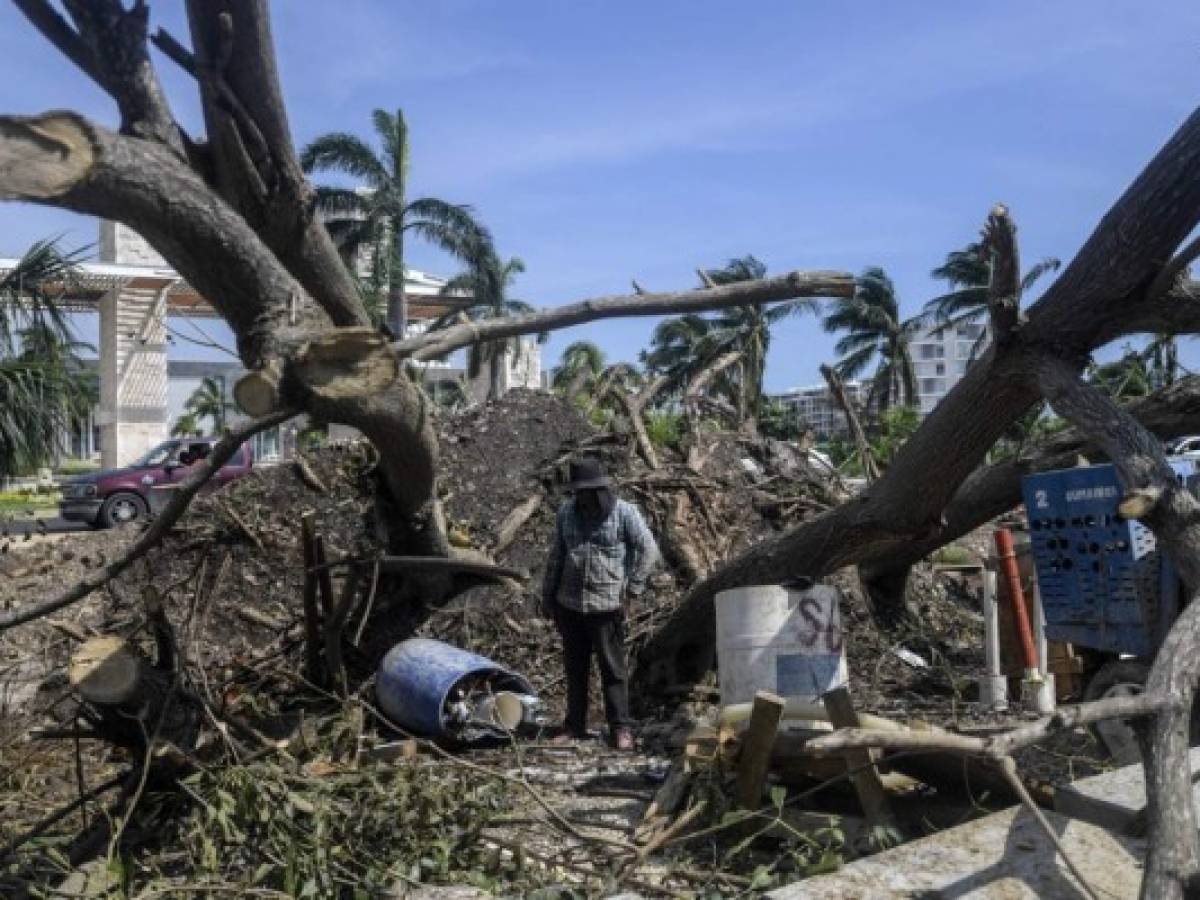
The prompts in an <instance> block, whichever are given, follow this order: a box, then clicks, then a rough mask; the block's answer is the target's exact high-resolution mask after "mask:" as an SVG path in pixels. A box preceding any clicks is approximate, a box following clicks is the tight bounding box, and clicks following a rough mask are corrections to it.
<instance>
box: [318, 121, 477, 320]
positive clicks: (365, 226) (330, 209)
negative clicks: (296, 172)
mask: <svg viewBox="0 0 1200 900" xmlns="http://www.w3.org/2000/svg"><path fill="white" fill-rule="evenodd" d="M372 121H373V124H374V126H375V133H376V135H377V137H378V138H379V143H380V145H381V151H380V152H379V153H376V152H375V151H374V150H373V149H372V148H371V147H370V146H369V145H368V144H367V143H366V142H364V141H363V140H362V139H360V138H358V137H355V136H354V135H352V134H347V133H345V132H332V133H330V134H324V135H321V136H320V137H318V138H317V139H316V140H314V141H313V142H312V143H311V144H309V145H308V146H307V147H305V148H304V150H303V152H302V153H301V154H300V165H301V166H302V167H303V169H304V171H305V172H317V171H336V172H342V173H345V174H347V175H350V176H352V177H354V178H357V179H359V180H360V181H361V182H363V183H364V187H365V189H352V188H344V187H332V186H322V187H318V188H317V203H318V206H319V208H320V209H321V211H322V212H323V213H324V214H325V215H326V220H325V226H326V228H328V229H329V233H330V235H331V236H332V237H333V239H334V240H335V241H336V242H337V244H338V246H339V248H340V249H341V251H342V255H343V258H344V259H346V260H347V263H348V264H349V265H350V268H351V271H353V272H355V274H356V275H357V274H358V269H359V267H358V266H357V265H355V263H356V262H357V260H358V259H359V258H360V252H361V251H364V250H365V251H369V252H370V254H371V257H370V266H369V271H370V275H368V277H367V279H366V285H363V286H364V287H369V286H370V285H371V284H374V285H375V286H376V287H377V288H378V287H379V286H381V285H383V284H386V285H387V321H388V326H389V327H390V328H391V330H392V332H393V334H395V335H397V336H399V337H403V336H404V333H405V330H406V329H407V327H408V297H407V294H406V293H405V287H404V239H405V236H406V235H408V234H412V235H414V236H416V237H420V238H423V239H425V240H427V241H429V242H430V243H432V244H434V245H435V246H437V247H440V248H441V249H442V250H445V251H446V252H447V253H449V254H450V255H452V256H454V257H457V258H458V259H463V260H467V261H470V260H472V259H474V258H476V257H478V256H479V254H480V253H481V252H482V250H481V248H485V247H486V246H488V245H490V237H489V236H488V233H487V231H486V230H485V229H484V228H483V226H482V225H480V224H479V222H477V221H476V220H475V217H474V216H473V215H472V213H471V210H470V207H467V206H459V205H456V204H453V203H447V202H446V201H444V200H438V199H436V198H433V197H421V198H419V199H417V200H413V201H411V202H410V201H409V200H408V168H409V149H408V126H407V125H406V124H405V121H404V113H403V112H402V111H401V110H396V114H395V115H391V114H390V113H388V112H387V111H386V110H382V109H377V110H375V111H374V113H373V114H372ZM364 293H365V294H369V291H368V290H364ZM376 296H378V295H376Z"/></svg>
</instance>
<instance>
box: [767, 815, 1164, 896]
mask: <svg viewBox="0 0 1200 900" xmlns="http://www.w3.org/2000/svg"><path fill="white" fill-rule="evenodd" d="M1047 817H1048V818H1049V819H1050V822H1051V824H1052V825H1053V827H1054V829H1055V831H1056V832H1057V833H1058V835H1059V838H1060V839H1061V840H1062V841H1063V843H1064V845H1065V846H1066V848H1067V852H1068V853H1070V854H1071V858H1072V859H1073V860H1074V861H1075V862H1076V864H1077V865H1079V867H1080V868H1081V869H1082V870H1083V873H1084V877H1085V878H1087V879H1088V882H1089V883H1090V884H1091V885H1092V886H1093V887H1096V888H1097V889H1103V896H1104V897H1106V898H1134V897H1137V895H1138V889H1139V887H1140V885H1141V881H1142V868H1141V867H1142V861H1143V860H1144V859H1145V843H1144V842H1143V841H1140V840H1136V839H1133V838H1129V837H1125V836H1119V835H1114V834H1112V833H1110V832H1108V831H1105V830H1104V829H1103V828H1098V827H1097V826H1095V825H1091V824H1089V823H1087V822H1079V821H1076V820H1074V819H1068V818H1066V817H1064V816H1059V815H1057V814H1055V813H1047ZM767 896H769V897H771V898H774V900H810V898H812V900H882V898H901V897H905V898H918V897H919V898H921V900H935V898H945V900H951V898H953V900H1026V898H1029V900H1038V898H1040V900H1082V898H1083V896H1084V894H1083V892H1082V890H1080V888H1079V885H1078V883H1077V882H1076V881H1075V879H1074V878H1072V877H1071V875H1070V873H1069V872H1068V871H1067V868H1066V866H1065V865H1063V863H1062V860H1061V859H1059V858H1058V856H1057V854H1056V853H1055V852H1054V849H1053V847H1051V846H1050V844H1049V842H1048V841H1047V840H1046V837H1045V835H1044V834H1043V833H1042V830H1041V828H1040V827H1039V826H1038V824H1037V821H1036V820H1035V819H1034V818H1033V816H1032V815H1031V814H1030V813H1029V811H1028V810H1026V809H1024V808H1023V807H1022V808H1015V807H1014V808H1013V809H1008V810H1005V811H1004V812H1000V813H995V814H994V815H990V816H986V817H984V818H982V819H976V820H975V821H974V822H968V823H967V824H965V825H960V826H958V827H957V828H950V829H947V830H946V831H942V832H939V833H937V834H934V835H931V836H930V837H927V838H922V839H920V840H917V841H912V842H911V843H908V844H905V845H904V846H902V847H896V848H895V849H894V850H888V851H886V852H884V853H879V854H876V855H875V856H871V857H868V858H866V859H860V860H858V861H857V862H854V863H851V864H850V865H848V866H844V867H842V868H841V869H839V870H838V871H836V872H831V873H829V874H828V875H819V876H817V877H815V878H809V879H806V880H804V881H798V882H796V883H795V884H791V885H788V886H787V887H783V888H779V889H778V890H775V891H772V892H771V893H770V894H768V895H767Z"/></svg>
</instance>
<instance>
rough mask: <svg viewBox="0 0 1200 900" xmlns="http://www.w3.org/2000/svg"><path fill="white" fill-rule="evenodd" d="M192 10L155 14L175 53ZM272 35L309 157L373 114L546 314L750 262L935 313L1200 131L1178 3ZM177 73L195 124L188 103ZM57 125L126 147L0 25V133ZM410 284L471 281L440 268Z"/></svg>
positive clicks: (813, 5)
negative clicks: (864, 280)
mask: <svg viewBox="0 0 1200 900" xmlns="http://www.w3.org/2000/svg"><path fill="white" fill-rule="evenodd" d="M181 6H182V4H181V3H178V2H177V0H157V2H155V0H151V9H152V16H153V18H154V20H155V21H156V23H157V24H164V25H166V26H167V27H168V28H169V29H170V30H172V31H173V32H174V33H175V34H176V35H178V36H180V37H184V36H186V34H187V29H186V27H185V26H184V24H183V22H182V21H181V14H180V11H179V8H180V7H181ZM275 32H276V40H277V44H278V48H279V54H280V66H281V69H282V75H283V82H284V90H285V94H286V96H287V99H288V102H289V109H290V114H291V121H292V128H293V131H294V132H295V135H296V138H297V142H298V143H300V144H303V143H304V142H306V141H307V140H309V139H311V138H312V137H313V136H315V135H317V134H319V133H321V132H323V131H330V130H350V131H356V132H359V133H362V134H364V135H365V134H366V133H368V131H369V114H370V111H371V109H373V108H375V107H378V106H383V107H387V108H389V109H394V108H395V107H397V106H399V107H402V108H403V109H404V111H405V114H406V116H407V118H408V121H409V124H410V128H411V132H412V143H413V176H412V182H413V189H414V191H415V192H416V193H422V194H425V193H427V194H431V195H434V196H439V197H442V198H444V199H446V200H451V201H455V202H462V203H470V204H472V205H473V206H474V207H475V208H476V210H477V211H478V213H479V214H480V216H481V217H482V218H483V219H484V220H485V221H486V222H487V223H488V224H489V225H490V227H491V228H492V230H493V232H494V233H495V235H496V238H497V242H498V244H499V246H500V249H501V251H502V252H503V253H505V254H511V255H517V256H520V257H522V258H523V259H524V260H525V262H526V264H527V266H528V272H527V273H526V274H525V275H524V276H522V278H521V280H520V282H519V283H518V290H517V291H516V293H517V294H518V295H519V296H521V297H523V298H525V299H528V300H529V301H530V302H533V303H535V304H537V305H541V306H550V305H557V304H560V303H566V302H570V301H573V300H578V299H582V298H584V297H588V296H595V295H600V294H610V293H625V292H627V291H628V289H629V282H630V279H631V278H636V279H637V280H638V281H639V282H640V283H641V284H642V285H643V286H645V287H646V288H648V289H651V290H653V289H677V288H681V287H686V286H689V285H692V284H694V282H695V275H694V270H695V268H696V267H697V266H712V265H719V264H721V263H722V262H723V261H724V260H726V259H727V258H729V257H731V256H736V255H742V254H745V253H754V254H755V255H757V256H758V257H759V258H760V259H762V260H764V261H765V262H766V263H767V264H768V265H769V267H770V269H771V271H773V272H782V271H786V270H788V269H793V268H836V269H848V270H850V271H859V270H861V269H862V268H863V267H864V266H867V265H881V266H883V267H885V268H886V269H887V270H888V272H889V273H890V274H891V275H892V277H893V278H894V279H895V281H896V282H897V285H898V287H899V289H900V294H901V297H902V301H903V306H904V309H905V311H906V312H916V311H917V310H918V309H919V308H920V306H921V305H922V304H923V303H924V301H925V300H926V299H928V298H929V297H930V296H932V295H933V294H934V293H935V292H936V290H937V287H936V285H935V283H934V282H932V281H931V280H930V279H929V277H928V272H929V270H930V269H931V268H932V267H933V266H935V265H937V264H938V263H939V262H940V260H941V259H942V257H943V256H944V255H945V253H946V252H947V251H948V250H951V249H954V248H956V247H959V246H961V245H962V244H964V243H966V242H967V241H969V240H971V239H973V238H974V236H975V235H976V233H977V232H978V229H979V227H980V225H981V224H982V221H983V219H984V216H985V215H986V213H987V210H988V208H989V207H990V205H991V204H992V203H994V202H996V201H1003V202H1005V203H1007V204H1008V205H1009V207H1010V208H1011V209H1012V211H1013V213H1014V215H1015V217H1016V220H1017V222H1018V225H1019V227H1020V236H1021V241H1022V250H1023V254H1024V257H1025V260H1026V262H1027V263H1028V262H1030V261H1032V260H1034V259H1036V258H1040V257H1042V256H1046V255H1055V256H1059V257H1062V258H1063V259H1069V258H1070V256H1071V255H1072V254H1073V253H1074V252H1075V250H1076V249H1077V248H1078V246H1079V245H1080V243H1081V242H1082V241H1083V240H1084V239H1085V238H1086V236H1087V234H1088V233H1089V232H1090V231H1091V229H1092V228H1093V227H1094V225H1095V224H1096V222H1097V221H1098V219H1099V217H1100V216H1101V215H1102V214H1103V213H1104V211H1105V210H1106V209H1107V208H1108V206H1109V205H1110V204H1111V203H1112V201H1113V200H1114V199H1115V198H1116V196H1117V195H1118V194H1119V192H1120V191H1121V190H1123V189H1124V187H1125V186H1126V185H1127V184H1128V183H1129V182H1130V180H1131V179H1132V178H1133V177H1134V176H1135V175H1136V174H1137V173H1138V171H1140V169H1141V167H1142V166H1143V165H1144V163H1145V162H1146V161H1147V160H1148V159H1149V158H1150V156H1151V155H1152V154H1153V153H1154V152H1155V151H1156V150H1157V149H1158V147H1159V146H1160V145H1161V144H1162V142H1163V141H1164V140H1165V139H1166V138H1167V137H1168V136H1169V135H1170V133H1171V132H1172V131H1173V130H1174V129H1175V128H1176V127H1177V126H1178V125H1179V123H1180V122H1181V121H1182V120H1183V118H1184V117H1185V116H1186V115H1187V114H1188V113H1189V112H1190V111H1191V109H1192V108H1193V106H1194V105H1195V97H1196V94H1195V90H1194V88H1193V87H1192V86H1193V85H1195V84H1196V83H1197V76H1198V75H1200V4H1196V3H1195V2H1184V0H1173V2H1165V0H1163V2H1155V0H1141V2H1112V0H1106V2H1101V3H1097V2H1095V0H1092V2H1083V0H1059V2H1055V3H1044V2H1023V0H1016V2H1009V3H1005V4H966V3H961V2H948V0H947V2H923V3H912V2H910V3H896V2H891V3H885V2H880V0H875V2H859V3H855V4H846V3H834V2H807V3H800V2H795V0H793V2H782V0H758V2H755V3H747V4H736V5H735V4H733V3H729V2H715V0H690V2H682V0H655V2H647V0H642V2H626V0H607V2H598V0H597V2H592V0H573V2H561V0H559V2H555V0H520V2H513V0H509V2H500V0H487V2H484V0H441V2H438V3H429V2H424V3H412V2H394V0H392V2H388V0H341V2H338V3H312V2H303V3H301V2H298V0H286V2H279V3H276V4H275ZM159 63H160V70H161V71H162V72H163V73H164V76H165V80H166V82H167V87H168V92H169V93H170V95H171V97H172V101H173V103H174V105H175V108H176V111H177V114H178V115H179V116H180V117H181V118H182V119H183V120H184V121H185V122H189V123H193V124H194V123H196V120H197V107H196V103H195V100H194V97H195V92H194V89H193V88H192V86H191V85H190V84H188V82H187V80H186V79H185V78H183V77H181V76H179V75H178V74H177V73H176V72H175V71H174V70H173V67H172V65H171V64H170V63H169V62H166V61H165V60H162V59H161V57H159ZM54 107H71V108H76V109H79V110H81V111H83V112H85V113H87V114H88V115H91V116H94V117H95V118H96V119H98V120H100V121H103V122H107V123H113V122H115V113H114V110H113V109H112V106H111V104H110V103H109V102H108V100H107V99H106V98H105V97H104V95H103V94H101V93H100V92H99V91H98V90H97V89H95V88H93V87H91V86H90V85H89V84H88V82H87V81H86V80H85V79H84V78H83V77H82V76H81V75H77V74H76V73H74V72H73V71H72V70H71V69H70V68H69V67H68V65H67V64H66V63H65V62H64V61H62V60H61V58H60V57H58V56H57V54H56V53H55V52H54V51H53V50H51V49H50V48H49V47H48V45H47V44H46V43H45V42H44V41H43V40H42V39H41V38H40V36H39V35H37V34H36V33H34V31H33V30H32V29H31V28H30V27H29V26H28V25H26V23H25V21H24V19H23V18H22V17H21V16H20V14H19V13H17V12H16V11H15V10H14V9H13V8H12V7H11V6H10V5H8V4H3V5H0V110H3V111H6V112H35V111H40V110H44V109H48V108H54ZM195 130H197V131H199V130H200V129H199V128H198V127H197V128H196V129H195ZM60 231H66V232H67V233H68V242H71V243H85V242H88V241H92V240H94V235H95V226H94V224H92V223H91V222H89V221H87V220H85V219H82V218H80V217H76V216H71V215H69V214H64V213H60V212H57V211H53V210H44V209H37V208H33V207H29V206H19V205H13V204H4V205H0V255H17V254H19V253H20V252H21V251H22V250H23V249H24V247H25V246H27V245H28V244H29V243H30V242H31V241H32V240H34V239H36V238H38V237H41V236H44V235H46V234H48V233H56V232H60ZM410 264H412V265H414V266H416V267H418V268H426V269H429V270H431V271H438V272H447V271H449V270H452V269H453V263H451V262H450V261H448V260H446V259H445V258H443V257H441V256H440V255H439V254H437V253H436V252H434V251H432V250H429V249H427V248H422V247H417V248H414V249H413V251H412V254H411V258H410ZM1047 283H1048V282H1047ZM653 324H654V323H653V320H649V319H642V320H627V321H623V322H616V323H604V324H597V325H590V326H582V327H580V328H576V329H572V330H569V331H564V332H560V333H558V334H557V335H555V336H554V338H553V339H552V340H551V342H550V344H549V346H548V348H547V358H548V360H550V361H552V360H553V359H557V356H558V353H559V351H560V350H561V348H562V347H563V346H565V345H566V344H567V343H568V342H570V341H572V340H576V339H579V338H581V337H587V338H589V339H592V340H595V341H597V342H598V343H600V344H601V345H602V346H603V347H604V348H605V350H606V351H607V352H608V353H609V354H610V356H611V357H612V358H613V359H617V358H627V359H632V358H634V357H635V356H636V354H637V351H638V350H639V349H640V348H641V347H643V346H645V344H646V343H647V341H648V337H649V333H650V331H651V330H652V328H653ZM88 330H89V329H87V328H85V329H84V331H85V333H86V332H87V331H88ZM833 340H834V339H833V338H832V337H830V336H828V335H825V334H824V333H823V332H822V331H821V329H820V328H819V326H818V325H817V323H816V321H815V320H813V319H812V318H808V319H797V320H793V321H790V322H788V323H786V324H785V325H784V326H782V327H781V328H780V329H779V330H778V332H777V333H776V336H775V341H774V344H773V347H772V352H771V356H770V359H769V361H768V369H767V382H768V387H769V388H771V389H776V390H777V389H782V388H785V387H787V386H790V385H794V384H799V383H807V382H812V381H814V380H817V378H818V376H817V366H818V365H819V364H820V363H821V362H824V361H827V360H829V359H831V358H832V344H833ZM180 355H181V356H183V355H185V354H180ZM187 355H197V354H187ZM1184 356H1185V360H1188V361H1190V362H1197V363H1200V353H1197V351H1196V349H1195V348H1194V347H1187V348H1185V354H1184Z"/></svg>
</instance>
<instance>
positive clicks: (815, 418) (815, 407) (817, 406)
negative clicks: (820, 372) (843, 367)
mask: <svg viewBox="0 0 1200 900" xmlns="http://www.w3.org/2000/svg"><path fill="white" fill-rule="evenodd" d="M846 396H847V398H849V400H850V402H851V403H855V404H858V405H859V406H861V405H862V403H863V401H864V399H865V391H864V388H863V386H862V385H861V384H860V383H859V382H857V381H847V382H846ZM771 399H772V400H776V401H778V402H779V403H782V404H783V405H784V406H785V407H787V409H789V410H791V411H792V412H794V413H795V414H796V415H797V416H799V417H800V418H801V419H803V420H804V421H805V422H807V423H808V425H809V427H810V428H812V430H813V436H814V437H815V438H817V439H818V440H828V439H829V438H841V437H846V436H848V435H849V432H850V429H849V428H848V427H847V425H846V416H845V415H844V414H843V413H842V409H841V407H840V406H838V405H837V403H836V402H835V401H834V399H833V396H832V395H831V394H830V392H829V386H828V385H826V384H824V383H821V384H813V385H807V386H805V387H796V388H792V389H791V390H788V391H784V392H783V393H782V394H772V395H771Z"/></svg>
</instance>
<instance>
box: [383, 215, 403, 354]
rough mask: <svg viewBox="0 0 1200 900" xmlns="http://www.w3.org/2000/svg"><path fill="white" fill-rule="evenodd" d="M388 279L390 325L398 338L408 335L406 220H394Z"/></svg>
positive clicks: (401, 338) (397, 218)
mask: <svg viewBox="0 0 1200 900" xmlns="http://www.w3.org/2000/svg"><path fill="white" fill-rule="evenodd" d="M391 272H392V274H391V278H390V279H389V281H388V311H387V315H388V327H389V328H390V329H391V330H392V334H394V335H395V336H396V338H397V340H401V341H402V340H404V338H405V337H406V336H407V335H408V285H407V279H406V278H405V275H404V221H403V219H400V218H399V217H396V218H394V219H393V220H392V265H391Z"/></svg>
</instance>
